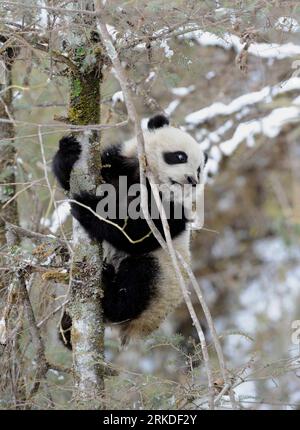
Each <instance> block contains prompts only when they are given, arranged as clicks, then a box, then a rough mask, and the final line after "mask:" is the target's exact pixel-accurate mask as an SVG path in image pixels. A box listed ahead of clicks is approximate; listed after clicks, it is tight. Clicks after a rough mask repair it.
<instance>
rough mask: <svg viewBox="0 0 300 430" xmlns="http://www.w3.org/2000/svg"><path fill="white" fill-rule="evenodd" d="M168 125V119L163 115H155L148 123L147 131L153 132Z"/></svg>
mask: <svg viewBox="0 0 300 430" xmlns="http://www.w3.org/2000/svg"><path fill="white" fill-rule="evenodd" d="M169 124H170V122H169V120H168V118H166V117H165V116H164V115H155V116H153V117H152V118H150V119H149V121H148V130H150V131H151V130H155V129H157V128H161V127H164V126H165V125H169Z"/></svg>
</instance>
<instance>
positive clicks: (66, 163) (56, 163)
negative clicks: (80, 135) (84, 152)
mask: <svg viewBox="0 0 300 430" xmlns="http://www.w3.org/2000/svg"><path fill="white" fill-rule="evenodd" d="M80 153H81V147H80V144H79V142H78V141H77V140H76V138H75V137H74V136H65V137H63V138H62V139H60V141H59V149H58V151H57V153H56V154H55V156H54V158H53V163H52V168H53V172H54V174H55V176H56V178H57V180H58V182H59V183H60V185H61V186H62V187H63V188H64V189H65V190H67V191H69V189H70V175H71V171H72V168H73V166H74V164H75V163H76V161H77V160H78V159H79V157H80Z"/></svg>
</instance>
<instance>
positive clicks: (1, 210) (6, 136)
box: [0, 35, 18, 247]
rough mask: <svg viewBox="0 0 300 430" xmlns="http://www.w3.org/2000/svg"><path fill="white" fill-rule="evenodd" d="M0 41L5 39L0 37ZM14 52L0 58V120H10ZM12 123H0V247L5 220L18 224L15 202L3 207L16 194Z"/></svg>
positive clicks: (3, 238) (3, 237) (2, 243)
mask: <svg viewBox="0 0 300 430" xmlns="http://www.w3.org/2000/svg"><path fill="white" fill-rule="evenodd" d="M0 41H2V42H3V43H4V41H5V38H3V37H2V36H1V35H0ZM15 55H16V52H14V51H13V50H12V49H11V48H8V49H7V50H6V51H5V52H4V53H3V54H2V56H1V57H0V94H1V98H0V118H1V119H4V120H7V121H10V120H11V119H12V112H13V107H12V89H11V68H12V64H13V61H14V58H15ZM13 138H14V125H13V122H0V183H1V184H7V185H1V186H0V214H1V215H0V247H1V246H3V245H4V244H5V243H6V238H5V220H7V221H9V222H11V223H13V224H18V210H17V201H16V200H13V201H12V202H11V203H10V204H8V205H7V206H5V207H4V205H5V203H7V202H8V201H9V200H10V199H11V198H12V197H13V196H14V195H15V192H16V186H15V185H13V184H14V183H15V182H16V181H15V148H14V146H13Z"/></svg>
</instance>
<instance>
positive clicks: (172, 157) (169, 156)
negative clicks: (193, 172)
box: [163, 151, 188, 164]
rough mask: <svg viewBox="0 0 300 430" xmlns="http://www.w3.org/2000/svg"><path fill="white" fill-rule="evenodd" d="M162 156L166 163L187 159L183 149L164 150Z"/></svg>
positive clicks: (177, 162)
mask: <svg viewBox="0 0 300 430" xmlns="http://www.w3.org/2000/svg"><path fill="white" fill-rule="evenodd" d="M163 157H164V160H165V162H166V163H167V164H183V163H186V162H187V159H188V156H187V155H186V153H185V152H183V151H175V152H164V153H163Z"/></svg>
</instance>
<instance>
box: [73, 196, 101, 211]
mask: <svg viewBox="0 0 300 430" xmlns="http://www.w3.org/2000/svg"><path fill="white" fill-rule="evenodd" d="M73 199H74V200H76V201H77V202H78V203H81V204H83V205H84V206H88V207H89V208H91V209H92V210H93V211H96V207H97V204H98V202H99V197H97V196H94V195H93V194H90V193H89V192H88V191H81V192H80V193H79V194H74V196H73Z"/></svg>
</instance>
